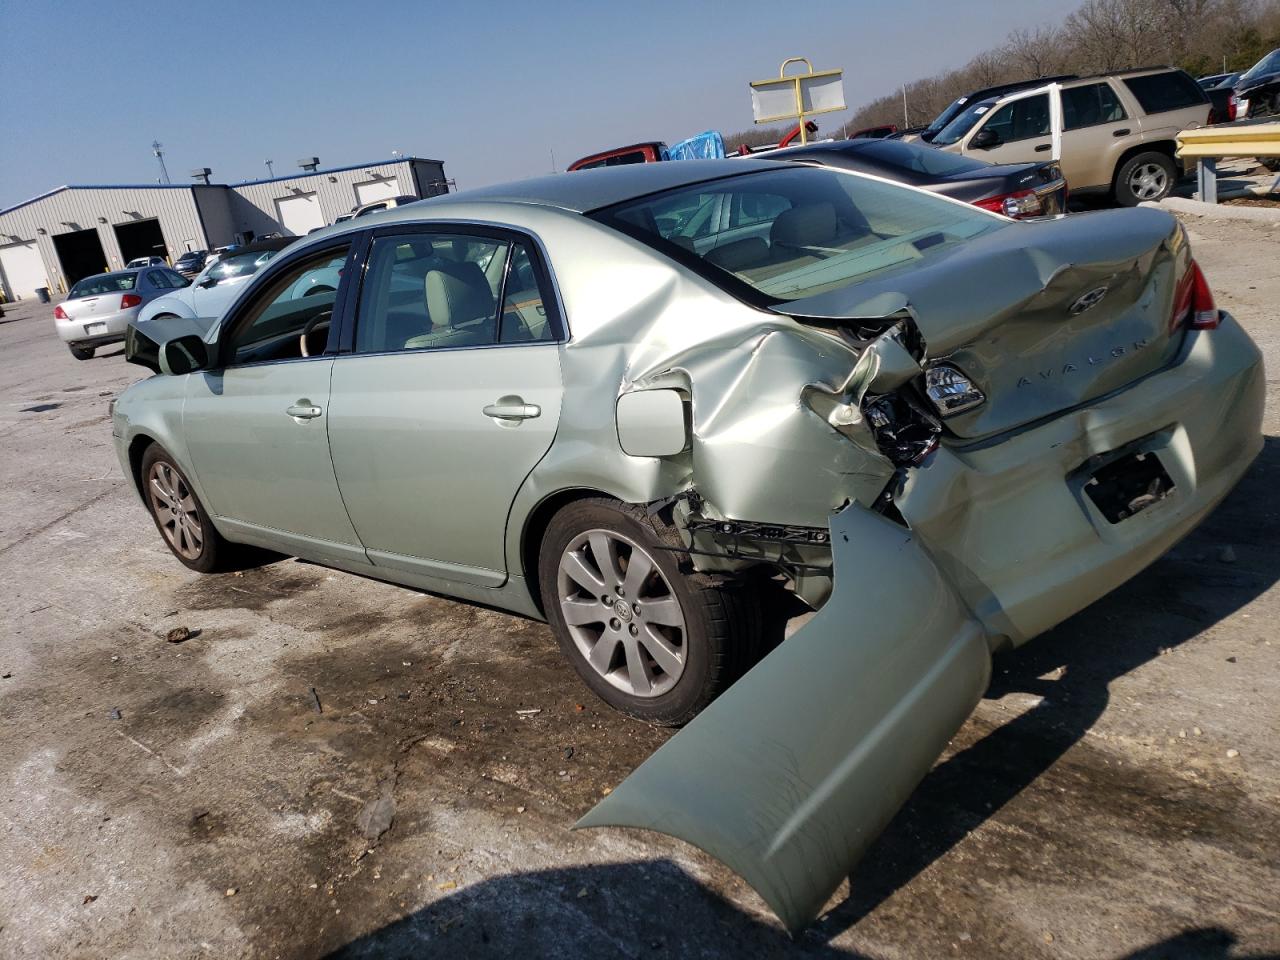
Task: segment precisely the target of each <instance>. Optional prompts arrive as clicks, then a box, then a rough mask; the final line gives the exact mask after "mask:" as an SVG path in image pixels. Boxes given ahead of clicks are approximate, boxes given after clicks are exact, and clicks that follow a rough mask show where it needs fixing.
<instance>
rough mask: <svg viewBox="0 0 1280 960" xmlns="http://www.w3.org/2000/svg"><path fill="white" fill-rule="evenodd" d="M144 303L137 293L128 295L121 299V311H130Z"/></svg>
mask: <svg viewBox="0 0 1280 960" xmlns="http://www.w3.org/2000/svg"><path fill="white" fill-rule="evenodd" d="M141 302H142V298H141V297H140V296H138V295H137V294H136V293H126V294H125V295H124V296H123V297H121V298H120V309H121V310H128V309H129V308H130V307H136V306H137V305H138V304H140V303H141Z"/></svg>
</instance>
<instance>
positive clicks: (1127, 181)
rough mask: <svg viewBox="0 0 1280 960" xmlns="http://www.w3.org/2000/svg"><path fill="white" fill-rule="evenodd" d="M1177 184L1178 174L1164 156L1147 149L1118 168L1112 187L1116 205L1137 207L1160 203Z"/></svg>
mask: <svg viewBox="0 0 1280 960" xmlns="http://www.w3.org/2000/svg"><path fill="white" fill-rule="evenodd" d="M1176 182H1177V171H1176V169H1175V168H1174V165H1173V160H1172V158H1171V157H1170V156H1169V155H1168V154H1167V153H1158V152H1156V151H1154V150H1149V151H1147V152H1146V153H1138V154H1134V155H1133V156H1132V157H1130V158H1129V159H1128V160H1126V161H1125V162H1124V163H1122V164H1121V165H1120V169H1119V170H1118V171H1117V172H1116V180H1115V185H1114V188H1113V192H1114V194H1115V198H1116V203H1118V204H1120V205H1121V206H1122V207H1136V206H1137V205H1138V204H1140V203H1147V202H1153V201H1157V200H1163V199H1164V198H1165V197H1167V196H1168V195H1169V192H1170V191H1171V190H1173V185H1174V183H1176Z"/></svg>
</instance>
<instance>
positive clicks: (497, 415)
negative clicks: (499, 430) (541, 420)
mask: <svg viewBox="0 0 1280 960" xmlns="http://www.w3.org/2000/svg"><path fill="white" fill-rule="evenodd" d="M483 413H484V415H485V416H486V417H492V418H493V419H494V420H532V419H533V418H534V417H540V416H542V408H541V407H540V406H538V405H537V404H536V403H525V402H524V398H523V397H515V396H511V397H499V398H498V402H497V403H491V404H489V405H488V406H486V407H485V408H484V411H483Z"/></svg>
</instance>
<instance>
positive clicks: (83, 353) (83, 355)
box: [70, 343, 93, 360]
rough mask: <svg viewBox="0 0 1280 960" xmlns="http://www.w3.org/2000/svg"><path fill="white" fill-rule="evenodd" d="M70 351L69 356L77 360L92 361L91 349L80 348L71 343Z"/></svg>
mask: <svg viewBox="0 0 1280 960" xmlns="http://www.w3.org/2000/svg"><path fill="white" fill-rule="evenodd" d="M70 350H71V355H72V356H73V357H75V358H76V359H77V360H92V359H93V347H80V346H77V345H75V344H74V343H73V344H71V346H70Z"/></svg>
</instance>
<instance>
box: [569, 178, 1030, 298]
mask: <svg viewBox="0 0 1280 960" xmlns="http://www.w3.org/2000/svg"><path fill="white" fill-rule="evenodd" d="M707 197H718V198H719V200H720V205H723V204H724V203H726V202H727V203H728V204H730V205H737V206H740V207H743V208H746V207H747V206H748V205H751V204H754V203H755V202H756V201H755V198H756V197H768V198H781V199H782V200H784V201H785V206H782V205H781V204H777V203H775V201H773V200H770V201H769V202H770V203H775V209H777V212H776V213H775V214H773V215H772V216H770V217H768V218H766V219H763V220H761V221H760V222H759V223H757V224H754V225H750V226H747V227H743V228H740V229H738V230H736V231H734V232H733V234H732V237H733V239H728V238H727V237H726V240H725V242H717V243H716V244H715V245H714V246H707V247H706V248H705V249H700V248H697V247H695V246H692V245H690V244H688V243H687V241H686V238H685V237H684V236H683V234H682V233H681V232H680V231H681V227H680V224H679V221H678V220H677V219H672V218H671V217H669V216H666V215H664V212H665V211H668V210H671V209H673V208H676V209H680V208H685V207H688V206H698V205H700V204H701V203H705V202H706V201H705V198H707ZM690 198H704V199H700V200H699V203H698V204H690V203H689V200H690ZM757 209H759V207H757ZM592 216H593V217H594V218H595V219H596V220H599V221H600V222H602V223H605V224H607V225H609V226H611V227H614V228H615V229H618V230H620V231H622V232H623V233H627V234H629V235H630V236H633V237H635V238H636V239H638V240H641V241H642V242H644V243H647V244H649V245H650V246H652V247H654V248H655V249H657V250H658V251H660V252H662V253H665V254H667V255H669V256H671V257H673V258H674V259H677V260H681V261H683V262H686V263H690V264H691V265H694V266H696V267H697V268H698V269H699V271H700V272H701V273H703V275H704V276H707V277H708V278H709V279H711V280H713V281H715V282H717V283H720V284H721V285H722V286H724V287H725V288H726V289H727V290H729V292H731V293H734V294H735V295H739V296H742V297H743V298H744V299H748V300H755V301H763V302H765V303H767V304H776V303H779V302H782V301H786V300H798V299H801V298H804V297H810V296H814V295H816V294H819V293H825V292H827V291H829V290H834V289H838V288H840V287H844V286H848V285H849V284H851V283H855V282H857V281H858V280H861V279H863V278H865V277H870V276H874V275H878V274H882V273H885V272H888V271H892V270H897V269H901V268H904V267H907V266H909V265H912V264H918V263H920V262H922V261H927V260H930V259H933V258H936V257H939V256H942V255H943V254H944V253H945V252H947V251H949V250H951V249H953V248H954V246H955V245H956V244H960V243H963V242H965V241H967V240H969V239H971V238H973V237H977V236H980V235H982V234H986V233H990V232H992V231H994V230H1003V229H1007V227H1008V226H1009V223H1010V221H1003V220H1002V219H1000V218H997V217H993V216H990V215H988V214H985V213H983V212H981V211H978V210H975V209H971V208H969V207H967V206H965V205H962V204H957V203H954V202H952V201H948V200H944V199H941V198H939V197H934V196H930V195H928V194H925V193H921V192H920V191H917V190H909V189H907V188H904V187H901V186H898V185H896V184H892V183H884V182H881V181H878V180H873V179H870V178H868V177H864V176H860V175H857V174H850V173H844V172H834V171H831V170H826V169H823V168H820V167H801V166H798V165H797V166H796V167H794V168H791V169H785V170H777V171H773V170H771V171H768V172H766V173H751V174H746V175H741V176H734V177H727V178H725V179H723V180H716V181H713V182H711V183H700V184H696V185H691V186H688V187H681V188H678V189H675V190H670V191H667V192H665V193H661V194H658V195H656V196H651V197H645V198H642V199H640V200H633V201H628V202H626V203H621V204H617V205H616V206H613V207H607V208H605V209H603V210H599V211H596V212H595V213H593V214H592ZM690 258H693V259H692V260H691V259H690Z"/></svg>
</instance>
